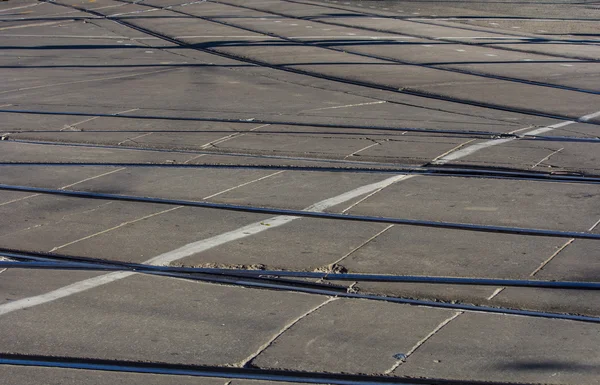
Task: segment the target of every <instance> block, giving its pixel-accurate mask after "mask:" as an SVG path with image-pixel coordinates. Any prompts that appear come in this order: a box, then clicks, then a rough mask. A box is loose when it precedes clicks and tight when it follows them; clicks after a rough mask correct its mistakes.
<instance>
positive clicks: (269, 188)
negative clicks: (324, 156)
mask: <svg viewBox="0 0 600 385" xmlns="http://www.w3.org/2000/svg"><path fill="white" fill-rule="evenodd" d="M384 179H386V178H385V177H382V176H381V175H373V174H354V175H346V174H339V173H319V174H316V173H309V172H302V171H300V172H295V171H294V172H289V171H286V172H283V173H280V174H277V175H274V176H272V177H270V178H268V179H265V180H264V181H261V183H260V184H257V185H256V186H247V187H240V188H238V189H236V190H233V191H230V192H227V193H224V194H221V195H219V196H217V197H215V198H214V199H211V200H212V201H215V202H223V203H232V204H240V203H245V204H253V205H256V206H264V207H278V208H296V209H304V208H305V207H308V206H310V205H312V204H313V203H315V202H319V201H321V200H323V199H327V198H331V197H334V196H337V195H339V194H342V193H345V192H347V191H350V190H352V189H355V188H357V187H360V186H364V185H367V184H371V183H375V182H379V181H381V180H384ZM286 191H294V199H293V200H290V199H289V198H288V196H287V193H285V192H286Z"/></svg>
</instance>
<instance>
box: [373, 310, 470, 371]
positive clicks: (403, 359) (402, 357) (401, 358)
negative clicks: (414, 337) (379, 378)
mask: <svg viewBox="0 0 600 385" xmlns="http://www.w3.org/2000/svg"><path fill="white" fill-rule="evenodd" d="M463 313H464V312H463V311H459V312H456V313H454V314H453V315H452V316H451V317H450V318H447V319H445V320H444V321H442V322H441V323H440V324H439V325H438V326H436V327H435V329H433V330H432V331H431V332H430V333H429V334H427V335H426V336H425V337H423V338H422V339H421V340H420V341H419V342H417V343H416V344H415V345H414V346H413V347H412V348H410V349H409V350H408V352H406V353H404V354H399V355H397V356H396V357H397V358H398V362H396V363H395V364H394V365H393V366H392V367H391V368H389V369H388V370H386V371H385V372H383V373H384V374H391V373H393V372H394V370H396V369H397V368H398V367H399V366H400V365H402V364H403V363H405V362H406V360H407V359H408V357H410V356H411V355H412V354H413V353H414V352H415V351H417V349H419V348H420V347H421V346H423V344H425V343H426V342H427V341H429V339H430V338H431V337H433V336H434V335H436V334H437V333H438V332H439V331H440V330H442V329H443V328H444V327H445V326H446V325H448V324H449V323H450V322H452V321H454V320H455V319H456V318H458V316H459V315H461V314H463Z"/></svg>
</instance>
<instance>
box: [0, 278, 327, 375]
mask: <svg viewBox="0 0 600 385" xmlns="http://www.w3.org/2000/svg"><path fill="white" fill-rule="evenodd" d="M148 293H152V294H151V295H148ZM323 301H324V299H323V298H321V297H318V296H310V295H304V294H292V293H283V292H276V291H262V290H251V289H244V288H239V287H228V286H221V285H209V284H201V283H196V282H187V281H183V280H173V279H169V278H161V277H151V276H133V277H129V278H127V279H123V280H120V281H117V282H113V283H111V285H110V286H100V287H98V288H96V289H93V290H90V291H86V292H82V293H79V294H77V295H73V296H70V297H66V298H63V299H61V300H59V301H57V302H53V303H48V304H44V305H40V306H37V307H35V308H33V309H30V310H28V311H17V312H13V313H9V314H6V315H4V316H3V317H2V318H1V319H0V323H2V324H3V325H12V326H11V327H10V329H11V333H10V334H9V335H8V336H7V338H6V339H5V340H4V343H3V348H2V349H3V351H5V352H19V353H23V354H42V355H58V356H61V355H62V356H78V357H88V358H103V359H123V360H136V361H137V360H143V361H146V360H152V361H161V362H169V363H181V364H199V365H231V364H234V363H238V362H241V361H243V360H245V359H246V358H247V357H248V356H250V355H252V354H253V353H254V352H255V351H256V350H257V349H259V348H260V346H261V345H263V344H264V343H265V342H266V341H268V340H269V338H271V337H272V336H273V335H275V334H277V332H278V330H280V329H281V328H282V327H283V326H284V325H286V324H288V323H289V322H290V321H292V320H294V319H296V318H297V317H299V316H300V315H302V314H304V313H305V312H307V311H309V310H310V309H312V308H314V307H315V306H317V305H318V304H319V303H321V302H323ZM42 323H43V325H44V327H40V326H41V324H42ZM6 327H8V326H6Z"/></svg>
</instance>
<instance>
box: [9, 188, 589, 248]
mask: <svg viewBox="0 0 600 385" xmlns="http://www.w3.org/2000/svg"><path fill="white" fill-rule="evenodd" d="M0 190H6V191H19V192H31V193H38V194H48V195H59V196H68V197H73V198H86V199H99V200H115V201H124V202H145V203H157V204H165V205H174V206H189V207H202V208H208V209H217V210H226V211H237V212H247V213H256V214H267V215H286V216H294V217H307V218H319V219H333V220H344V221H354V222H368V223H386V224H395V225H407V226H419V227H432V228H442V229H453V230H464V231H477V232H486V233H500V234H517V235H530V236H540V237H555V238H574V239H593V240H600V234H594V233H588V232H577V231H560V230H548V229H535V228H523V227H509V226H495V225H478V224H470V223H457V222H442V221H430V220H420V219H405V218H392V217H377V216H365V215H351V214H337V213H328V212H319V211H305V210H293V209H281V208H267V207H259V206H248V205H234V204H227V203H213V202H207V201H190V200H183V199H170V198H155V197H145V196H136V195H119V194H108V193H98V192H88V191H75V190H61V189H52V188H43V187H32V186H18V185H9V184H0Z"/></svg>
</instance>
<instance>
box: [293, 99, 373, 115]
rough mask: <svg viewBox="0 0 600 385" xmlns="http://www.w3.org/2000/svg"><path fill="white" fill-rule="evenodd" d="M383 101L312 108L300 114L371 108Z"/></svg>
mask: <svg viewBox="0 0 600 385" xmlns="http://www.w3.org/2000/svg"><path fill="white" fill-rule="evenodd" d="M383 103H385V100H379V101H376V102H367V103H358V104H346V105H343V106H333V107H322V108H313V109H311V110H304V111H300V112H309V111H323V110H335V109H338V108H350V107H359V106H371V105H373V104H383Z"/></svg>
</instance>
